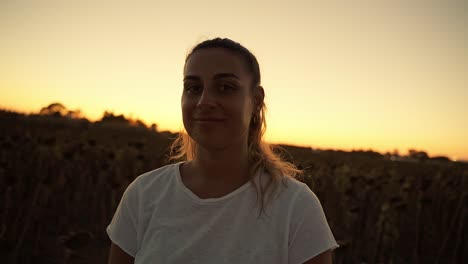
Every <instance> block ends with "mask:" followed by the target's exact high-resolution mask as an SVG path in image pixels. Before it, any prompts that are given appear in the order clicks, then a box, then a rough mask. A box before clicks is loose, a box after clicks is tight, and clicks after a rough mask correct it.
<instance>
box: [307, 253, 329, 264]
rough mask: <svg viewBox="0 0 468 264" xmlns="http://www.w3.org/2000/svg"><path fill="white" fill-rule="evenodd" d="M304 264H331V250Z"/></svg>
mask: <svg viewBox="0 0 468 264" xmlns="http://www.w3.org/2000/svg"><path fill="white" fill-rule="evenodd" d="M304 264H332V254H331V250H327V251H325V252H323V253H321V254H319V255H317V256H315V257H313V258H311V259H309V260H308V261H306V262H304Z"/></svg>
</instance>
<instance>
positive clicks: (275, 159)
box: [169, 38, 302, 212]
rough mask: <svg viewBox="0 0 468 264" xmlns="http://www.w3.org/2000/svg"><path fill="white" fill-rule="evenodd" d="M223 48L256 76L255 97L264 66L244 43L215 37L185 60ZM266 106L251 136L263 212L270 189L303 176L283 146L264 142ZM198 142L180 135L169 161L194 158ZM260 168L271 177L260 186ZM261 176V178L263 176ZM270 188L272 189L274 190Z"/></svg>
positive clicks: (252, 169)
mask: <svg viewBox="0 0 468 264" xmlns="http://www.w3.org/2000/svg"><path fill="white" fill-rule="evenodd" d="M209 48H223V49H226V50H229V51H231V52H234V53H236V54H238V55H240V56H241V57H242V58H243V59H244V61H245V62H246V64H247V66H248V67H249V72H250V73H251V74H252V75H253V78H252V80H253V83H252V86H251V89H252V90H251V91H252V92H251V94H252V97H253V95H254V94H255V93H254V92H253V91H254V89H257V88H258V87H259V86H260V80H261V79H260V67H259V64H258V62H257V59H256V58H255V56H254V55H253V54H252V53H251V52H250V51H249V50H248V49H246V48H245V47H243V46H242V45H241V44H239V43H237V42H235V41H232V40H230V39H227V38H215V39H210V40H206V41H203V42H201V43H199V44H198V45H196V46H195V47H194V48H193V49H192V50H191V52H190V53H189V54H188V55H187V57H186V59H185V64H186V63H187V61H188V59H189V58H190V56H191V55H192V54H193V53H195V52H196V51H197V50H200V49H209ZM252 99H253V98H252ZM265 112H266V105H265V102H264V100H262V101H261V102H260V104H257V105H254V112H253V114H252V117H251V122H250V128H249V135H248V136H249V139H248V159H249V165H250V167H249V171H250V180H251V182H252V184H253V185H254V186H255V189H256V191H257V201H258V199H260V212H262V211H263V210H264V207H265V197H266V196H269V195H270V194H269V193H268V191H270V193H271V194H273V193H274V192H275V191H276V190H277V188H278V185H279V183H280V182H281V181H282V182H283V184H285V185H286V181H285V177H294V178H295V177H297V176H300V175H302V171H301V170H300V169H298V168H297V167H296V166H295V165H294V164H292V163H290V162H287V161H285V160H283V159H282V158H281V156H279V155H278V154H277V153H275V150H279V149H280V148H279V147H274V146H272V145H270V144H268V143H266V142H264V141H263V136H264V134H265V130H266V125H267V124H266V120H265ZM196 148H197V143H196V142H195V141H194V140H193V139H192V138H190V136H189V135H188V134H187V133H186V132H185V131H183V132H181V133H179V134H178V137H177V138H176V139H175V140H174V142H173V143H172V145H171V148H170V154H169V160H193V159H194V158H195V156H196V153H197V151H196ZM259 171H265V172H267V174H268V175H269V176H270V177H269V179H268V182H267V184H266V185H265V186H262V184H260V186H257V185H256V184H255V182H254V181H253V180H252V177H253V175H255V174H256V173H257V172H259ZM260 178H261V177H260ZM270 188H272V189H271V190H270ZM269 197H271V196H269Z"/></svg>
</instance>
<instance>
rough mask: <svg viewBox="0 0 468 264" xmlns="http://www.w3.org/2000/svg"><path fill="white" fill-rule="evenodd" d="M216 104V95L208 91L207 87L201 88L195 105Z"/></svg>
mask: <svg viewBox="0 0 468 264" xmlns="http://www.w3.org/2000/svg"><path fill="white" fill-rule="evenodd" d="M215 105H216V97H215V95H214V94H213V93H212V92H211V91H209V89H203V91H202V93H201V95H200V97H199V99H198V103H197V106H211V107H212V106H215Z"/></svg>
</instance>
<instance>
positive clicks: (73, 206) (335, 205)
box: [0, 111, 468, 263]
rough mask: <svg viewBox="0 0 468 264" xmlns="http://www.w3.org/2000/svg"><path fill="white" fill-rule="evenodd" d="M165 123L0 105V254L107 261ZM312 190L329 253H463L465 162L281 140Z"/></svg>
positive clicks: (455, 259) (458, 257) (416, 259)
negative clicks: (129, 194)
mask: <svg viewBox="0 0 468 264" xmlns="http://www.w3.org/2000/svg"><path fill="white" fill-rule="evenodd" d="M174 137H175V135H174V134H171V133H168V132H164V133H159V132H157V131H156V130H155V129H147V128H144V127H142V126H129V125H122V124H120V123H112V122H107V123H106V122H99V123H98V122H96V123H92V122H88V121H87V120H77V119H69V118H64V117H53V116H41V115H32V116H26V115H22V114H18V113H13V112H5V111H2V112H0V255H1V256H3V259H6V260H7V262H3V263H106V259H107V254H108V248H109V245H110V241H109V239H108V237H107V235H106V233H105V227H106V226H107V225H108V224H109V222H110V220H111V218H112V216H113V213H114V211H115V209H116V207H117V205H118V202H119V201H120V197H121V195H122V193H123V191H124V190H125V188H126V187H127V185H128V184H129V183H130V182H131V181H132V180H133V179H134V178H135V177H136V176H138V175H140V174H141V173H143V172H146V171H149V170H152V169H154V168H157V167H160V166H163V165H165V164H167V161H166V155H167V154H168V146H169V144H170V143H171V140H172V139H173V138H174ZM283 147H284V149H285V152H284V153H283V155H284V156H285V158H286V159H288V160H290V161H292V162H294V163H295V164H297V165H298V166H299V167H300V168H303V169H304V170H305V171H306V177H304V178H303V179H301V180H302V181H304V182H305V183H307V184H308V185H309V186H310V188H311V189H312V190H313V191H314V192H315V193H316V194H317V196H318V197H319V198H320V200H321V202H322V205H323V207H324V210H325V213H326V215H327V218H328V220H329V224H330V227H331V228H332V230H333V232H334V235H335V238H336V239H337V240H338V243H339V244H340V248H338V249H337V250H336V251H335V256H334V257H335V263H467V260H468V243H467V238H468V231H467V224H466V223H467V222H468V221H467V211H468V207H467V204H468V201H467V200H468V164H466V163H461V162H451V161H447V160H443V159H431V158H426V159H412V160H411V159H407V160H403V161H401V160H398V161H396V160H391V159H389V157H388V156H385V155H381V154H379V153H376V152H371V151H355V152H342V151H332V150H322V151H317V150H314V149H310V148H300V147H293V146H283Z"/></svg>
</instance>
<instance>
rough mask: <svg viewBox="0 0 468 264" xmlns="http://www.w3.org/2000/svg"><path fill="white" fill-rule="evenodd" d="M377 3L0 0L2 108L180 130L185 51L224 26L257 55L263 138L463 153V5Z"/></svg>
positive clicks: (466, 148) (467, 148) (467, 147)
mask: <svg viewBox="0 0 468 264" xmlns="http://www.w3.org/2000/svg"><path fill="white" fill-rule="evenodd" d="M166 2H167V3H166ZM168 2H171V3H168ZM385 2H386V3H384V1H370V0H369V1H348V2H346V3H344V1H341V2H340V3H339V2H338V1H297V0H296V1H272V0H270V1H247V0H240V1H184V2H181V1H139V0H137V1H65V0H60V1H59V0H50V1H33V0H30V1H22V0H18V1H9V0H6V1H1V2H0V58H2V59H1V60H0V107H4V108H8V109H14V110H19V111H27V112H29V111H34V112H36V111H38V110H39V109H40V108H41V107H43V106H46V105H48V104H49V103H52V102H55V101H58V102H61V103H63V104H64V105H65V106H67V107H68V108H70V109H78V108H79V109H81V110H82V111H83V112H84V114H85V115H86V116H87V117H89V118H90V119H97V118H99V117H100V116H102V113H103V112H104V111H105V110H113V111H115V112H116V113H123V114H126V115H132V116H133V117H135V118H141V119H143V120H144V121H146V122H147V123H153V122H156V123H157V124H158V126H159V127H160V129H161V130H165V129H168V130H173V131H176V130H178V129H179V128H180V127H181V126H182V122H181V110H180V95H181V92H182V67H183V61H184V57H185V55H186V54H187V52H188V51H189V49H190V48H191V47H192V46H193V45H195V44H196V43H198V42H199V41H202V40H205V39H207V38H212V37H217V36H221V37H229V38H232V39H234V40H236V41H239V42H240V43H242V44H243V45H245V46H246V47H247V48H249V49H250V50H251V51H252V52H253V53H254V54H255V55H256V56H257V58H258V60H259V63H260V68H261V71H262V84H263V86H264V87H265V91H266V103H267V106H268V108H269V114H268V116H267V118H268V119H267V121H268V132H267V139H268V140H269V141H271V142H275V143H279V142H282V143H290V144H296V145H309V146H312V147H318V148H334V149H344V150H351V149H366V150H367V149H373V150H376V151H380V152H384V151H392V150H394V149H399V150H400V153H406V152H407V150H408V149H409V148H416V149H418V150H424V151H427V152H428V153H429V155H431V156H434V155H445V156H448V157H450V158H452V159H465V160H468V136H467V135H468V122H467V121H466V120H467V117H468V107H467V102H468V87H467V81H468V74H466V73H467V72H468V52H467V49H468V41H467V40H468V29H467V27H466V25H467V24H468V23H467V22H468V16H467V13H466V11H465V10H467V6H466V2H465V1H456V0H454V1H430V0H428V1H385ZM408 2H411V4H409V3H408Z"/></svg>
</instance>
